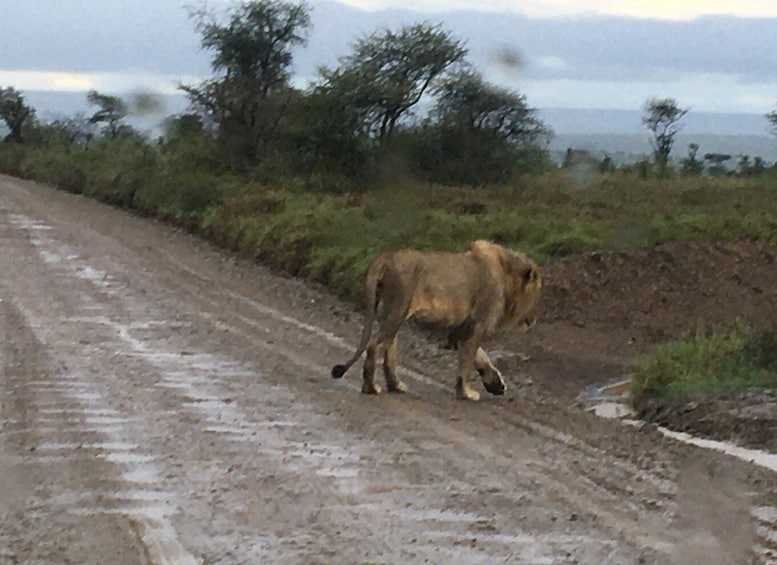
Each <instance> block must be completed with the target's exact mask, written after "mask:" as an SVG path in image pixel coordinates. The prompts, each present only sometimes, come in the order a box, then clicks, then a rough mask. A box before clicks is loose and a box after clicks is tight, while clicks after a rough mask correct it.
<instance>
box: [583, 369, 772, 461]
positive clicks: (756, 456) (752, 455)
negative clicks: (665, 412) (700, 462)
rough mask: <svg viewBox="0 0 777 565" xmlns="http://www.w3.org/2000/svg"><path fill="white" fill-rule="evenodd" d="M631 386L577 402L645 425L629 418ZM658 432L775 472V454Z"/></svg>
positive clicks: (604, 388)
mask: <svg viewBox="0 0 777 565" xmlns="http://www.w3.org/2000/svg"><path fill="white" fill-rule="evenodd" d="M630 384H631V380H630V379H621V380H618V381H616V382H612V383H607V384H604V385H600V386H596V387H593V388H590V389H587V390H585V391H583V392H582V393H581V394H580V395H579V396H578V402H579V404H580V406H582V407H583V409H584V410H586V411H588V412H592V413H594V414H596V415H597V416H599V417H601V418H606V419H617V420H621V421H622V422H623V423H624V424H628V425H632V426H641V425H643V424H645V422H643V421H642V420H634V419H632V418H633V417H634V416H636V414H635V412H634V410H633V409H632V408H631V407H630V406H629V405H628V394H629V386H630ZM658 431H659V432H661V433H662V434H664V435H665V436H667V437H670V438H672V439H674V440H677V441H681V442H683V443H687V444H690V445H695V446H697V447H702V448H704V449H712V450H714V451H719V452H721V453H725V454H726V455H731V456H732V457H736V458H738V459H742V460H743V461H747V462H749V463H753V464H755V465H759V466H761V467H765V468H766V469H769V470H771V471H774V472H777V453H769V452H768V451H762V450H759V449H749V448H746V447H740V446H738V445H735V444H733V443H730V442H725V441H718V440H712V439H704V438H699V437H695V436H692V435H691V434H688V433H685V432H675V431H672V430H670V429H668V428H664V427H662V426H658Z"/></svg>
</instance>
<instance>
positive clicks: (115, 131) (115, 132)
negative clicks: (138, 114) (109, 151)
mask: <svg viewBox="0 0 777 565" xmlns="http://www.w3.org/2000/svg"><path fill="white" fill-rule="evenodd" d="M86 100H87V102H89V105H90V106H97V108H98V109H97V111H96V112H95V113H94V114H92V115H91V116H90V117H89V123H90V124H104V125H103V130H102V133H103V135H104V136H105V137H108V138H109V139H116V138H117V137H119V136H120V135H122V134H123V133H125V132H126V131H127V129H128V127H127V126H125V125H124V124H122V123H121V122H122V120H124V118H126V117H127V113H128V111H127V105H126V104H125V103H124V101H123V100H122V99H121V98H119V97H118V96H111V95H109V94H100V93H99V92H97V91H96V90H90V91H89V92H88V93H87V95H86Z"/></svg>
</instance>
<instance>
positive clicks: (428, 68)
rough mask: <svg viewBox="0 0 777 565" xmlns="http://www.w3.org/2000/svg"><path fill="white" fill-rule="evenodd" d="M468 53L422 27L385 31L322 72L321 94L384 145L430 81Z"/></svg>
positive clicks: (435, 29)
mask: <svg viewBox="0 0 777 565" xmlns="http://www.w3.org/2000/svg"><path fill="white" fill-rule="evenodd" d="M466 53H467V50H466V49H465V48H464V45H463V43H462V42H461V41H459V40H457V39H454V38H453V37H452V36H451V34H450V33H448V32H446V31H444V30H443V29H442V28H441V27H440V26H433V25H430V24H426V23H419V24H413V25H405V26H402V27H401V28H400V29H399V30H398V31H392V30H389V29H384V30H381V31H378V32H375V33H373V34H371V35H368V36H366V37H363V38H362V39H360V40H358V41H357V42H356V44H355V45H354V47H353V52H352V53H351V54H350V55H348V56H347V57H344V58H341V59H340V67H339V68H337V69H335V70H330V69H322V70H321V77H322V79H323V81H322V84H320V85H319V87H318V88H319V91H320V92H324V93H329V94H336V95H337V96H338V97H339V99H340V100H341V101H342V104H343V105H344V106H345V107H346V109H348V110H350V111H351V112H352V113H353V114H354V115H358V116H359V117H360V120H361V123H362V127H363V130H364V132H365V133H366V134H367V135H369V136H370V137H372V138H374V139H377V141H378V143H379V144H380V145H384V144H386V143H387V142H388V141H389V140H390V139H391V136H392V134H393V133H394V131H395V130H396V128H397V125H398V123H399V121H400V120H401V119H402V118H403V117H404V116H406V115H407V114H408V113H409V111H410V110H411V109H412V108H413V107H414V106H416V105H417V104H418V103H419V102H420V101H421V98H422V97H423V96H424V94H426V93H427V91H428V90H429V88H430V86H431V85H432V83H433V81H434V80H435V79H437V78H438V77H440V76H441V75H442V74H443V73H444V72H445V71H446V70H448V69H449V68H450V67H451V66H453V65H454V64H456V63H457V62H459V61H461V60H463V58H464V57H465V55H466Z"/></svg>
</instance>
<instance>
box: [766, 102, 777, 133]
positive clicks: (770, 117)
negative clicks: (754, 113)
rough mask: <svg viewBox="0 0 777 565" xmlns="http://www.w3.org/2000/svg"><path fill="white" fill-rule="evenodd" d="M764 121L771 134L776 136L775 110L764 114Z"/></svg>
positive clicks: (776, 110)
mask: <svg viewBox="0 0 777 565" xmlns="http://www.w3.org/2000/svg"><path fill="white" fill-rule="evenodd" d="M766 119H767V120H768V121H769V124H770V126H771V128H772V133H773V134H774V135H777V108H775V109H774V110H772V111H771V112H769V113H768V114H766Z"/></svg>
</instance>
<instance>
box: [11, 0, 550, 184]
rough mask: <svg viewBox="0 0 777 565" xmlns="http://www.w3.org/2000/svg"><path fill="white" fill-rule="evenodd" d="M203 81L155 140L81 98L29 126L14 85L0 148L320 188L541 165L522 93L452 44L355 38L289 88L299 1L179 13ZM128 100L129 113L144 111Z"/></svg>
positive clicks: (436, 35) (113, 107)
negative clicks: (142, 151)
mask: <svg viewBox="0 0 777 565" xmlns="http://www.w3.org/2000/svg"><path fill="white" fill-rule="evenodd" d="M193 19H194V22H195V25H196V29H197V30H198V32H199V34H200V36H201V41H202V46H203V48H204V49H206V50H207V51H209V52H210V53H211V56H212V57H211V67H212V71H213V76H212V77H211V78H209V79H207V80H205V81H204V82H202V83H200V84H194V85H182V86H181V89H182V90H183V91H184V92H185V93H186V95H187V97H188V99H189V102H190V111H189V112H188V113H186V114H183V115H177V116H172V117H170V118H169V119H168V120H167V121H166V123H165V127H164V133H163V135H162V137H161V139H159V140H158V142H157V143H149V142H148V141H146V140H144V139H143V138H142V136H140V135H139V134H138V132H136V131H134V130H133V129H132V128H131V127H129V126H128V125H127V124H126V120H125V119H126V117H127V116H128V115H129V114H130V113H131V112H132V111H133V108H131V107H130V106H131V104H130V103H128V102H126V101H123V100H121V99H120V98H118V97H114V96H108V95H105V94H101V93H98V92H90V93H89V95H88V101H89V103H90V105H92V106H93V107H95V108H96V109H97V111H96V112H95V113H94V114H93V115H91V116H84V115H82V116H78V117H73V118H69V119H66V120H58V121H55V122H53V123H48V124H42V123H40V122H38V121H37V120H36V119H35V114H34V110H33V109H31V108H29V107H27V106H26V104H25V103H24V100H23V97H22V95H21V93H20V92H19V91H16V90H15V89H13V88H6V89H3V91H2V93H1V96H2V99H3V100H4V101H6V102H7V104H5V105H6V106H8V108H7V109H5V110H4V111H3V113H2V117H3V118H5V121H6V122H7V124H8V127H9V130H10V133H9V135H8V137H7V140H8V141H12V142H15V143H25V144H28V145H37V146H40V145H45V146H48V147H51V146H52V145H56V144H59V145H65V146H68V147H69V148H70V149H71V150H73V151H75V150H78V149H86V148H94V147H95V145H96V144H99V143H103V144H105V143H108V142H113V141H117V140H119V141H122V140H123V141H127V140H131V141H132V142H133V143H135V144H138V145H141V144H144V143H146V144H148V145H149V149H150V150H152V149H153V150H158V151H160V152H161V153H163V154H164V155H166V156H167V157H176V158H178V159H180V160H183V161H186V162H187V168H188V169H191V168H192V167H194V168H198V169H200V170H204V171H207V172H208V173H212V174H240V175H247V176H249V177H251V178H254V179H256V180H259V181H261V182H275V181H278V180H279V179H288V178H291V177H293V178H296V179H300V180H301V181H302V182H306V183H311V184H312V185H315V186H318V187H325V188H326V189H327V190H330V191H338V190H347V189H352V188H354V187H357V186H363V185H364V184H370V183H375V182H382V181H385V180H390V179H392V178H396V177H397V176H402V177H409V178H414V179H419V180H423V181H429V182H435V183H445V184H465V185H482V184H493V183H502V182H509V181H510V180H511V179H513V178H515V177H516V175H520V174H524V173H527V172H537V171H542V170H544V169H545V168H547V167H548V166H549V165H550V162H549V159H548V154H547V152H546V150H545V147H546V145H547V141H548V137H549V135H550V131H549V130H548V128H547V127H546V126H545V125H544V124H543V123H542V122H541V121H540V120H539V119H538V117H537V114H536V112H535V110H534V109H533V108H531V107H529V105H528V104H527V101H526V98H525V97H524V96H523V95H521V94H519V93H516V92H513V91H510V90H507V89H503V88H500V87H498V86H495V85H493V84H490V83H488V82H487V81H486V80H485V79H484V78H483V77H482V75H481V74H480V73H479V72H478V71H477V70H476V69H474V68H473V66H472V65H471V64H470V63H469V61H468V60H467V49H466V47H465V46H464V42H463V41H461V40H459V39H457V38H455V37H453V36H452V35H451V34H450V33H449V32H447V31H445V30H443V29H442V28H441V27H439V26H436V25H432V24H428V23H417V24H412V25H405V26H402V27H400V28H399V29H398V30H390V29H383V30H379V31H376V32H374V33H373V34H371V35H368V36H365V37H362V38H361V39H359V40H358V41H356V43H355V44H354V45H353V46H352V50H351V53H350V54H349V55H347V56H345V57H343V58H341V59H340V61H339V65H338V66H337V67H336V68H321V69H320V70H319V74H318V77H317V79H316V80H315V81H314V82H313V83H312V84H311V85H310V86H309V87H308V88H306V89H299V88H295V87H294V86H293V85H292V83H291V68H292V63H293V57H292V53H293V51H294V49H298V48H303V46H304V44H305V42H306V37H307V34H308V32H309V30H310V25H311V23H310V15H309V8H308V7H307V6H306V5H305V4H304V3H302V4H295V3H290V2H276V1H270V0H257V1H252V2H247V3H243V4H239V5H236V6H234V7H232V8H231V9H230V10H229V11H228V12H227V13H226V14H222V15H221V16H220V17H217V16H215V15H213V14H211V13H207V12H202V11H201V12H197V13H194V14H193ZM153 103H154V101H153V99H152V98H148V99H147V100H141V101H140V106H141V108H140V110H141V111H142V110H144V109H147V108H143V107H142V106H143V105H144V104H145V105H149V104H150V105H153Z"/></svg>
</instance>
